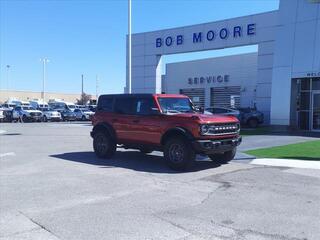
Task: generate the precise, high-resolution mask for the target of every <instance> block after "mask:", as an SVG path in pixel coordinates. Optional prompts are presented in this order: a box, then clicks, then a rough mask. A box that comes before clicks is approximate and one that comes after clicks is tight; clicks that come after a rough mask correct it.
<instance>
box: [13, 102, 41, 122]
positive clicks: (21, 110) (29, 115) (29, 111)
mask: <svg viewBox="0 0 320 240" xmlns="http://www.w3.org/2000/svg"><path fill="white" fill-rule="evenodd" d="M19 118H21V119H22V121H23V122H28V121H38V122H40V121H41V119H42V112H41V111H39V110H36V109H34V108H33V107H31V106H17V107H15V109H14V110H13V111H12V119H13V120H18V119H19Z"/></svg>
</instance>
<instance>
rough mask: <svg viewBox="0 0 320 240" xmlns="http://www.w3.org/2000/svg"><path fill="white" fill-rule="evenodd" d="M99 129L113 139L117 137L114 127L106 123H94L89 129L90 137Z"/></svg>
mask: <svg viewBox="0 0 320 240" xmlns="http://www.w3.org/2000/svg"><path fill="white" fill-rule="evenodd" d="M100 131H102V132H105V133H107V134H109V135H110V136H111V137H112V138H114V139H115V140H116V139H117V136H116V132H115V130H114V128H113V127H112V126H111V125H110V124H108V123H99V124H97V125H95V126H94V127H93V129H92V131H91V137H93V136H94V134H95V133H96V132H100Z"/></svg>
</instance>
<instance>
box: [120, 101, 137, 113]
mask: <svg viewBox="0 0 320 240" xmlns="http://www.w3.org/2000/svg"><path fill="white" fill-rule="evenodd" d="M135 103H136V101H135V99H133V98H117V99H116V102H115V112H116V113H120V114H129V115H132V114H135V112H136V111H135Z"/></svg>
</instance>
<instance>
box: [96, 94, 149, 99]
mask: <svg viewBox="0 0 320 240" xmlns="http://www.w3.org/2000/svg"><path fill="white" fill-rule="evenodd" d="M152 96H153V94H152V93H131V94H129V93H123V94H103V95H100V96H99V98H101V97H116V98H131V97H132V98H133V97H134V98H136V97H152Z"/></svg>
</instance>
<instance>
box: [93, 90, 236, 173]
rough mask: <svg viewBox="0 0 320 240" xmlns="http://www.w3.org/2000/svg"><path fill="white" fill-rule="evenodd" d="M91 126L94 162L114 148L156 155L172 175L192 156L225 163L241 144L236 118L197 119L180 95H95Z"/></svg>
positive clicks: (202, 116)
mask: <svg viewBox="0 0 320 240" xmlns="http://www.w3.org/2000/svg"><path fill="white" fill-rule="evenodd" d="M92 123H93V130H92V132H91V136H92V138H93V148H94V151H95V153H96V155H97V156H98V157H101V158H111V157H112V156H113V155H114V153H115V152H116V148H117V146H119V147H123V148H133V149H139V150H140V151H141V152H143V153H150V152H152V151H155V150H158V151H163V153H164V158H165V160H166V162H167V163H168V165H169V166H170V167H171V168H173V169H175V170H187V169H189V168H190V167H191V166H192V165H193V163H194V161H195V157H196V154H203V155H207V156H209V158H211V159H212V160H214V161H218V162H220V163H226V162H228V161H230V160H232V159H233V158H234V156H235V154H236V149H237V146H238V145H239V144H240V143H241V137H240V136H239V132H240V124H239V121H238V119H237V118H235V117H233V116H220V115H208V114H201V113H199V111H197V109H196V108H195V107H194V105H193V104H192V102H191V100H190V99H189V98H188V97H187V96H184V95H174V94H118V95H101V96H100V97H99V100H98V106H97V110H96V113H95V115H94V116H93V118H92Z"/></svg>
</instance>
